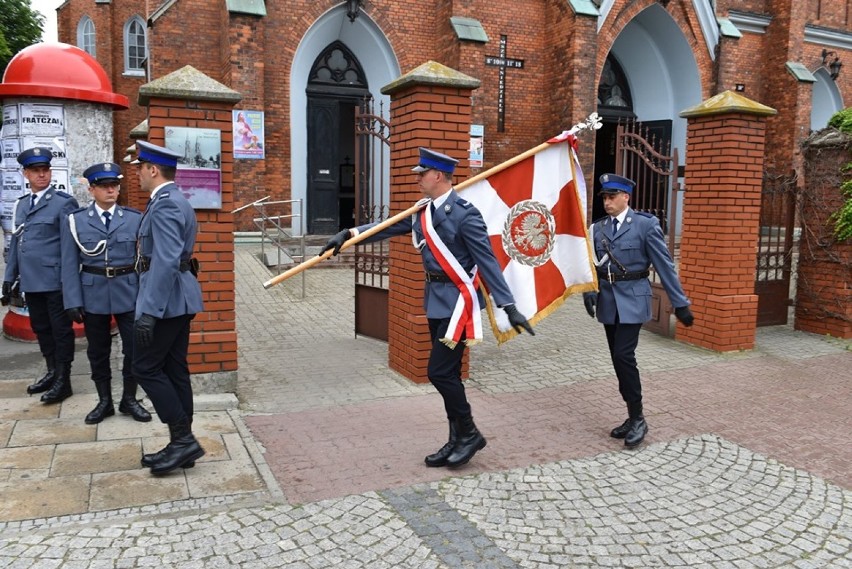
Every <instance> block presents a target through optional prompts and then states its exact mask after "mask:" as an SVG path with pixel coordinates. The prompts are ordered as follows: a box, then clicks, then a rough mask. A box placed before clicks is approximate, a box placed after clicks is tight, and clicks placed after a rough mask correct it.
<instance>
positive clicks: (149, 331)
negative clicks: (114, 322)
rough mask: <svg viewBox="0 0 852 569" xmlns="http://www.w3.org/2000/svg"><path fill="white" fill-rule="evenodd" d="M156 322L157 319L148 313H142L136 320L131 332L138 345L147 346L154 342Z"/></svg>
mask: <svg viewBox="0 0 852 569" xmlns="http://www.w3.org/2000/svg"><path fill="white" fill-rule="evenodd" d="M156 323H157V319H156V318H154V317H153V316H151V315H150V314H143V315H142V316H140V317H139V320H137V321H136V324H135V329H134V330H133V334H134V337H135V338H136V343H137V344H139V346H140V347H142V348H147V347H149V346H150V345H151V344H152V343H153V342H154V324H156Z"/></svg>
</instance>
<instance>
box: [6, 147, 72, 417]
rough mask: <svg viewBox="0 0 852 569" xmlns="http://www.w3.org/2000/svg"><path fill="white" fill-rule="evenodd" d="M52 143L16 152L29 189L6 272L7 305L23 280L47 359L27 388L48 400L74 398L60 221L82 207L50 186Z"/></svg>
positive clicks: (17, 214)
mask: <svg viewBox="0 0 852 569" xmlns="http://www.w3.org/2000/svg"><path fill="white" fill-rule="evenodd" d="M52 158H53V155H52V153H51V150H50V148H41V147H35V148H28V149H27V150H24V151H23V152H21V153H20V154H19V155H18V163H19V164H20V165H21V166H22V167H23V174H24V178H26V180H27V182H29V186H30V190H31V193H30V194H29V195H26V196H21V198H19V199H18V201H17V203H16V204H15V210H14V213H13V218H12V241H11V243H10V244H9V259H8V261H7V263H6V274H5V275H4V277H3V295H2V300H3V304H6V303H8V299H9V296H10V294H11V290H12V286H13V284H14V283H15V281H16V280H18V279H20V290H21V292H23V293H24V295H25V297H26V301H27V307H28V308H29V313H30V325H31V326H32V329H33V332H34V333H35V335H36V338H37V339H38V346H39V349H40V350H41V354H42V356H44V360H45V362H46V363H47V373H46V374H45V375H44V377H42V378H41V379H39V380H38V381H36V382H35V383H33V384H32V385H30V386H28V387H27V393H29V394H30V395H33V394H35V393H42V396H41V400H42V402H44V403H59V402H61V401H64V400H65V399H67V398H69V397H71V395H72V394H73V393H72V390H71V362H73V361H74V328H73V324H72V323H71V319H70V318H69V317H68V315H67V314H66V313H65V307H64V305H63V303H62V275H61V273H62V267H61V263H60V242H59V233H60V226H61V224H62V223H63V222H64V221H65V218H66V217H67V216H68V214H69V213H71V212H72V211H74V210H75V209H77V208H78V207H79V206H78V204H77V200H75V199H74V198H73V197H71V196H69V195H68V194H66V193H65V192H60V191H58V190H56V189H54V188H53V187H51V185H50V181H51V177H52V173H51V170H50V161H51V159H52Z"/></svg>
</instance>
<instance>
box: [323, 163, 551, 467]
mask: <svg viewBox="0 0 852 569" xmlns="http://www.w3.org/2000/svg"><path fill="white" fill-rule="evenodd" d="M457 163H458V160H456V159H454V158H452V157H450V156H447V155H446V154H441V153H439V152H434V151H432V150H429V149H426V148H421V149H420V161H419V163H418V165H417V166H415V167H414V168H413V169H412V171H413V172H416V173H417V178H418V182H419V185H420V189H421V191H422V192H423V194H424V195H425V196H426V197H427V198H429V199H428V200H424V206H425V205H428V207H425V208H424V209H423V210H422V211H421V212H420V213H418V214H415V215H414V216H411V217H409V218H406V219H404V220H402V221H400V222H398V223H396V224H394V225H392V226H390V227H388V228H386V229H383V230H382V231H380V232H378V233H376V234H375V235H373V236H371V237H369V238H367V239H366V240H365V241H364V242H366V243H369V242H373V241H380V240H382V239H387V238H389V237H394V236H397V235H405V234H407V233H410V232H413V238H414V241H415V246H417V248H418V250H419V251H420V253H421V256H422V260H423V268H424V270H425V275H424V277H425V279H426V286H425V290H424V295H425V296H424V301H423V304H424V308H425V310H426V318H427V320H428V323H429V334H430V337H431V339H432V350H431V353H430V355H429V363H428V366H427V375H428V377H429V381H430V382H431V383H432V385H434V386H435V388H436V389H437V390H438V392H439V393H440V394H441V397H442V398H443V400H444V408H445V411H446V413H447V419H448V421H449V432H450V435H449V440H448V441H447V443H446V444H445V445H444V446H443V447H442V448H441V449H439V450H438V451H437V452H435V453H433V454H430V455H429V456H427V457H426V458H425V462H426V465H427V466H433V467H434V466H450V467H456V466H461V465H463V464H466V463H467V462H468V461H470V459H471V458H473V455H474V454H476V452H477V451H479V450H481V449H483V448H485V444H486V441H485V437H483V436H482V434H481V433H480V432H479V430H478V429H477V428H476V425H475V424H474V422H473V416H472V414H471V407H470V404H469V403H468V401H467V397H466V396H465V392H464V385H463V384H462V381H461V367H462V356H463V355H464V349H465V346H466V340H473V338H467V337H466V335H465V332H464V331H462V330H460V329H459V328H458V327H457V322H456V320H455V319H453V318H452V316H453V313H454V311H455V309H456V308H457V306H458V305H459V303H460V302H461V303H464V302H465V300H464V298H468V301H469V302H471V304H472V306H474V307H476V308H480V307H483V306H484V299H483V297H482V292H481V290H479V289H478V288H477V292H476V295H462V291H463V290H464V289H465V288H466V286H467V285H468V284H469V283H470V281H471V275H473V274H474V272H475V271H476V272H477V273H478V275H479V276H480V277H482V278H483V280H484V281H485V284H486V285H487V286H488V290H489V291H490V292H491V294H492V295H493V297H494V300H495V301H496V303H497V305H498V306H499V307H501V308H503V309H504V310H505V311H506V315H507V316H508V318H509V322H510V324H511V325H512V326H514V327H515V328H516V329H517V330H518V331H520V330H521V329H522V328H523V329H524V330H526V331H527V332H528V333H530V334H533V335H534V332H533V330H532V327H531V326H530V325H529V323H528V322H527V319H526V318H524V316H523V315H522V314H521V313H520V312H519V311H518V309H517V308H516V307H515V300H514V298H513V297H512V293H511V291H510V290H509V286H508V285H507V284H506V281H505V279H504V278H503V273H502V271H501V269H500V265H499V264H498V263H497V259H496V258H495V256H494V251H493V250H492V249H491V242H490V240H489V238H488V231H487V229H486V226H485V221H484V220H483V219H482V215H481V214H480V213H479V210H477V209H476V208H475V207H474V206H473V204H471V203H470V202H468V201H467V200H464V199H462V198H461V197H459V195H458V194H457V193H456V192H455V191H454V190H453V182H452V175H453V171H454V170H455V166H456V164H457ZM373 225H375V224H368V225H362V226H360V227H356V228H354V229H351V230H350V229H344V230H343V231H341V232H340V233H338V234H337V235H335V236H334V237H332V238H331V239H330V240H329V241H328V243H327V244H326V245H325V247H324V248H323V252H325V251H327V250H329V249H332V250H333V252H334V254H335V255H336V254H337V253H338V252H339V251H340V248H341V247H342V245H343V244H344V243H345V242H346V241H347V240H348V239H350V238H351V237H353V236H355V235H358V233H360V232H363V231H365V230H367V229H369V228H371V227H372V226H373ZM426 233H428V234H429V239H428V240H427V239H426V237H425V234H426ZM454 266H455V267H458V270H456V269H454V268H453V267H454ZM459 283H461V284H459ZM468 290H470V289H468ZM474 296H475V297H476V298H475V299H473V298H472V297H474ZM460 298H461V299H462V300H460ZM474 300H475V304H473V302H474ZM456 338H457V339H458V340H455V339H456Z"/></svg>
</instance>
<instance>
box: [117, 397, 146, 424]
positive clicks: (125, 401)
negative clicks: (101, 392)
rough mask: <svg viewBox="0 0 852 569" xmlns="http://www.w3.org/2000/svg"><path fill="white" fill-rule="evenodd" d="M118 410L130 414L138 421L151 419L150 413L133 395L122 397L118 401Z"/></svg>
mask: <svg viewBox="0 0 852 569" xmlns="http://www.w3.org/2000/svg"><path fill="white" fill-rule="evenodd" d="M118 411H119V412H120V413H124V414H125V415H130V416H131V417H133V420H134V421H139V422H140V423H147V422H148V421H150V420H151V414H150V413H149V412H148V411H147V410H146V409H145V408H144V407H142V405H141V404H140V403H139V401H137V400H136V399H135V398H133V397H127V396H124V397H122V398H121V401H120V402H119V403H118Z"/></svg>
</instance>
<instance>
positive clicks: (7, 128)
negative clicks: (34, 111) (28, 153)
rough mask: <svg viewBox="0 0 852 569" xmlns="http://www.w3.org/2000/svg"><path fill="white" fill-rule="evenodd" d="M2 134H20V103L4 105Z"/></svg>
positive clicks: (6, 135)
mask: <svg viewBox="0 0 852 569" xmlns="http://www.w3.org/2000/svg"><path fill="white" fill-rule="evenodd" d="M0 136H3V137H4V138H5V137H8V136H18V105H4V106H3V128H2V130H0Z"/></svg>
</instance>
